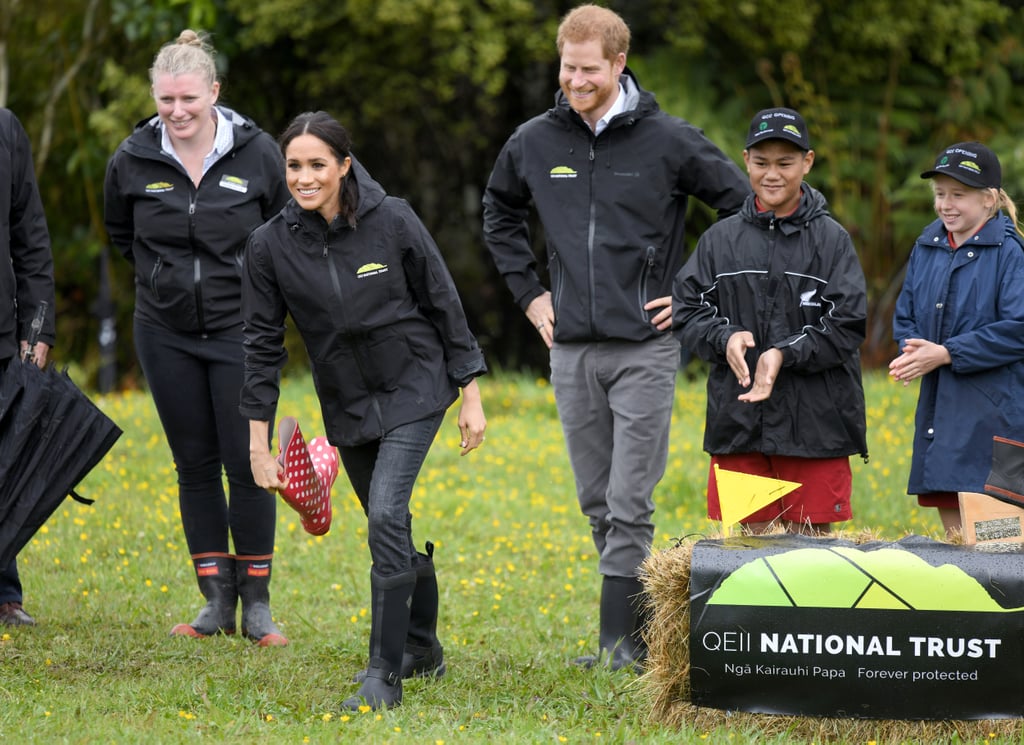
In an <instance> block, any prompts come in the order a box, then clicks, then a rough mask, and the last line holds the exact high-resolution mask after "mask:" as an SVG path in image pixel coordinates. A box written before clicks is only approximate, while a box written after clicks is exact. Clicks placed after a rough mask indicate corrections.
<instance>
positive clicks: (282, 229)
mask: <svg viewBox="0 0 1024 745" xmlns="http://www.w3.org/2000/svg"><path fill="white" fill-rule="evenodd" d="M353 177H354V178H355V179H356V183H357V185H358V187H359V207H358V210H357V227H355V228H352V227H350V226H349V225H348V223H347V222H346V221H344V220H343V219H341V218H340V217H338V218H335V219H334V221H333V222H332V223H331V224H330V225H329V226H328V224H327V222H326V221H325V220H324V219H323V217H322V216H321V215H320V214H319V213H318V212H310V211H306V210H303V209H301V208H299V207H298V206H297V205H296V204H295V202H294V201H290V202H289V203H288V204H287V206H286V207H285V208H284V209H283V210H282V211H281V213H280V214H279V215H277V216H276V217H274V218H273V219H271V220H270V221H269V222H267V224H266V225H264V226H262V227H261V228H259V229H258V230H256V231H255V232H254V233H253V234H252V236H251V237H250V239H249V245H248V249H247V252H246V258H245V277H244V282H243V287H242V307H243V313H244V317H245V342H244V347H245V383H244V385H243V386H242V395H241V406H240V407H239V408H240V411H241V412H242V416H244V417H246V418H248V419H254V420H257V421H271V420H272V419H273V417H274V414H275V410H276V408H277V399H278V392H279V390H278V388H279V371H280V369H281V367H282V366H283V365H284V363H285V361H286V360H287V356H288V355H287V352H286V351H285V349H284V323H285V315H286V314H291V317H292V320H293V321H294V322H295V326H296V328H297V329H298V331H299V333H300V334H301V336H302V339H303V342H304V343H305V346H306V351H307V353H308V354H309V358H310V361H311V363H312V366H313V381H314V383H315V385H316V391H317V396H318V397H319V399H320V407H321V410H322V413H323V420H324V426H325V428H326V431H327V438H328V439H329V440H330V441H331V443H332V444H334V445H358V444H361V443H365V442H370V441H372V440H376V439H379V438H380V437H382V436H383V435H384V434H385V433H386V432H388V431H390V430H392V429H394V428H395V427H397V426H399V425H401V424H408V423H409V422H414V421H418V420H420V419H424V418H426V417H428V416H431V415H433V414H437V413H440V412H442V411H444V410H446V409H447V408H448V407H449V406H450V405H451V404H452V403H453V402H454V401H455V399H456V398H458V388H459V387H461V386H465V385H467V384H468V383H469V382H470V381H471V380H472V379H473V378H474V377H476V376H477V375H482V374H484V373H485V372H486V370H487V368H486V365H485V364H484V357H483V353H482V352H481V351H480V347H479V345H478V344H477V341H476V339H475V338H474V336H473V334H472V333H471V332H470V330H469V326H468V324H467V321H466V316H465V313H464V311H463V308H462V302H461V301H460V299H459V295H458V291H457V290H456V288H455V283H454V281H453V280H452V278H451V275H450V273H449V272H448V268H447V266H446V265H445V262H444V259H443V257H442V256H441V252H440V251H439V250H438V247H437V245H436V244H435V243H434V240H433V239H432V238H431V237H430V234H429V233H428V232H427V230H426V228H425V227H424V226H423V223H422V222H420V219H419V218H418V217H417V216H416V214H415V212H413V210H412V207H410V206H409V204H408V202H406V201H405V200H404V199H399V198H397V197H391V196H388V195H387V194H385V192H384V189H383V187H381V185H380V184H378V183H377V182H376V181H374V180H373V179H372V178H371V177H370V175H369V173H368V172H367V171H366V169H364V168H363V167H362V165H360V164H359V162H358V161H356V160H355V158H353V160H352V169H351V171H350V172H349V178H353Z"/></svg>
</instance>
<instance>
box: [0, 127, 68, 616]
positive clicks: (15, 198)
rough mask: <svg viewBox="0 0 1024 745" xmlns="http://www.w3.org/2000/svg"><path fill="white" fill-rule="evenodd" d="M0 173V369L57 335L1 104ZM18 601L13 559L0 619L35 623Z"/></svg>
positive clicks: (24, 182) (0, 599) (42, 349)
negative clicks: (0, 179)
mask: <svg viewBox="0 0 1024 745" xmlns="http://www.w3.org/2000/svg"><path fill="white" fill-rule="evenodd" d="M0 172H2V173H4V174H6V175H7V183H6V184H5V185H4V186H3V187H2V188H0V209H2V210H3V214H4V215H5V216H6V220H5V224H6V225H7V229H6V230H5V231H4V233H3V235H2V236H0V256H2V258H0V266H2V267H3V271H2V277H0V288H2V289H0V294H2V295H3V297H4V301H5V302H6V303H7V307H8V308H9V309H10V312H9V313H8V314H7V315H5V316H4V318H3V320H0V368H6V367H7V365H10V364H14V363H15V362H16V361H17V360H18V359H19V358H28V359H31V360H33V361H34V362H35V363H36V365H38V366H39V367H40V368H42V367H44V366H45V365H46V360H47V356H48V355H49V352H50V349H51V348H52V347H53V343H54V341H55V340H56V322H55V313H54V305H55V301H54V277H53V253H52V248H51V246H50V232H49V229H48V227H47V225H46V214H45V212H44V210H43V202H42V199H41V198H40V196H39V185H38V183H37V182H36V174H35V168H34V167H33V165H32V145H31V143H30V142H29V138H28V135H27V134H26V133H25V129H24V127H22V125H21V122H20V121H18V117H17V116H16V115H15V114H14V113H13V112H12V111H11V110H10V109H6V108H0ZM44 307H45V311H44V312H43V314H42V322H43V323H42V326H41V327H40V329H39V334H38V338H37V340H36V343H35V345H34V346H33V347H32V348H31V349H29V339H30V338H32V332H31V325H32V322H33V319H35V317H36V314H37V313H38V312H39V310H40V309H41V308H44ZM23 602H24V597H23V588H22V585H21V578H20V577H19V576H18V560H17V558H14V559H11V561H10V563H9V564H8V565H7V566H6V567H4V568H3V570H2V571H0V624H2V625H4V626H34V625H35V623H36V620H35V619H34V618H33V617H32V616H30V615H29V614H28V612H27V611H26V610H25V608H24V606H23V604H22V603H23Z"/></svg>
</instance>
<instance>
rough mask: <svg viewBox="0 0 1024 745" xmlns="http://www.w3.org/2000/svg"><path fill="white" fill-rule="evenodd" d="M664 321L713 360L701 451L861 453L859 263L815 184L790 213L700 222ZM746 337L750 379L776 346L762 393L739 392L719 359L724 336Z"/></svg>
mask: <svg viewBox="0 0 1024 745" xmlns="http://www.w3.org/2000/svg"><path fill="white" fill-rule="evenodd" d="M672 307H673V328H674V330H675V334H676V336H677V337H678V338H679V340H680V342H681V343H682V344H683V346H685V347H686V348H687V349H690V350H691V351H692V352H693V353H694V354H696V355H698V356H699V357H700V358H701V359H704V360H707V361H708V362H710V363H711V370H710V372H709V374H708V382H707V420H706V426H705V430H704V449H705V450H706V451H707V452H708V453H711V454H713V455H721V454H730V453H764V454H766V455H789V456H796V457H801V458H838V457H841V456H844V455H853V454H860V455H861V456H862V457H864V458H867V453H868V448H867V439H866V429H867V427H866V423H865V410H864V389H863V386H862V384H861V371H860V353H859V351H858V350H859V348H860V345H861V343H862V342H863V341H864V334H865V329H866V326H867V287H866V284H865V281H864V272H863V270H862V269H861V266H860V261H859V260H858V258H857V253H856V251H855V250H854V247H853V241H852V240H851V239H850V235H849V234H848V233H847V232H846V230H845V229H844V228H843V227H842V226H841V225H840V224H839V223H838V222H836V221H835V220H833V219H832V217H831V216H830V215H829V213H828V205H827V204H826V202H825V198H824V196H822V195H821V193H820V192H818V191H816V190H815V189H813V188H811V187H810V186H808V185H807V184H804V185H803V198H802V199H801V202H800V206H799V207H798V208H797V210H796V212H794V213H793V214H792V215H788V216H786V217H782V218H778V219H776V217H775V214H774V213H773V212H763V213H759V212H757V209H756V206H755V202H754V196H753V195H751V196H750V197H749V198H748V199H747V201H746V202H745V203H744V205H743V209H742V210H741V211H740V214H738V215H734V216H733V217H730V218H728V219H726V220H722V221H720V222H718V223H715V224H714V225H712V226H711V227H709V228H708V229H707V230H706V231H705V232H704V234H703V235H702V236H701V239H700V241H699V242H698V244H697V249H696V250H695V251H694V253H693V256H691V257H690V259H689V261H687V262H686V266H684V267H683V269H682V271H680V272H679V275H678V276H677V277H676V280H675V283H674V291H673V298H672ZM738 331H750V332H751V333H752V334H753V335H754V344H755V346H754V348H753V349H750V350H748V351H747V358H746V359H747V366H748V367H749V369H750V375H751V377H753V375H754V370H755V369H756V367H757V359H758V357H760V355H761V353H762V352H764V351H765V350H767V349H769V348H771V347H776V348H778V349H779V350H781V351H782V359H783V362H782V370H781V371H780V372H779V377H778V379H777V380H776V382H775V386H774V388H773V389H772V394H771V396H770V397H769V398H768V399H767V400H766V401H762V402H759V403H745V402H743V401H738V400H736V399H737V396H739V395H740V394H741V393H744V392H745V389H743V388H741V387H740V385H739V382H738V381H737V380H736V376H735V375H734V374H733V372H732V370H731V369H730V368H729V365H728V363H727V362H726V357H725V351H726V344H727V343H728V341H729V337H730V336H732V335H733V334H734V333H736V332H738Z"/></svg>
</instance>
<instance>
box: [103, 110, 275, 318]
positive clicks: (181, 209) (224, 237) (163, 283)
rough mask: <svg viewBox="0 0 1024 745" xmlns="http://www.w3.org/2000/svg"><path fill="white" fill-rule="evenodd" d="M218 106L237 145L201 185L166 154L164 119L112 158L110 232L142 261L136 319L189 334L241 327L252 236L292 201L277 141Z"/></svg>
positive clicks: (146, 126) (139, 131)
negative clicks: (248, 244) (244, 265)
mask: <svg viewBox="0 0 1024 745" xmlns="http://www.w3.org/2000/svg"><path fill="white" fill-rule="evenodd" d="M218 108H219V109H220V111H221V112H222V113H223V114H224V115H225V116H226V117H227V119H228V121H230V122H232V126H233V127H234V139H235V142H234V147H233V148H232V150H231V151H230V152H229V153H226V154H225V155H224V156H223V157H221V158H220V159H219V160H218V161H217V162H216V163H214V165H213V166H212V167H211V168H210V170H209V171H207V172H206V174H205V175H204V176H203V178H202V180H201V181H200V182H199V186H198V187H196V186H195V185H194V184H193V183H192V179H191V178H190V177H189V175H188V173H187V172H186V171H185V169H184V167H183V166H182V165H181V164H180V163H178V161H176V160H175V159H174V158H173V157H172V156H171V155H170V154H168V153H165V152H162V151H161V148H160V137H161V132H160V128H159V127H158V126H156V125H157V123H158V122H159V119H157V118H152V119H149V120H146V121H142V122H140V123H139V124H138V125H137V126H136V128H135V131H134V132H133V133H132V134H131V135H129V136H128V137H127V138H126V139H125V140H124V141H123V142H122V143H121V144H120V146H119V147H118V148H117V150H116V151H115V152H114V154H113V156H111V158H110V161H109V163H108V164H107V176H106V182H105V185H104V212H105V222H106V226H107V233H108V234H109V235H110V240H111V241H113V243H114V245H115V246H117V248H118V249H119V250H120V251H121V253H122V254H124V256H125V257H126V258H127V259H128V260H129V261H131V262H132V263H133V264H134V265H135V317H136V319H139V320H142V321H145V322H146V323H149V324H152V325H157V326H161V327H164V328H168V329H172V330H174V331H178V332H183V333H195V334H202V333H206V332H215V331H223V330H225V329H230V328H233V327H236V326H239V327H240V326H241V323H242V314H241V300H240V298H241V293H242V289H241V282H242V254H243V251H244V250H245V242H246V240H247V239H248V237H249V233H251V232H252V231H253V230H254V229H256V228H257V227H259V226H260V225H262V224H263V223H264V222H265V221H266V220H268V219H269V218H270V217H272V216H273V215H275V214H277V213H278V212H279V211H280V210H281V208H282V207H283V206H284V204H285V203H286V202H287V201H288V199H289V194H288V187H287V186H286V184H285V180H284V159H283V158H282V157H281V151H280V149H279V148H278V146H277V143H275V142H274V139H273V138H272V137H271V136H270V135H268V134H267V133H265V132H264V131H263V130H261V129H260V128H259V127H257V126H256V125H255V124H254V123H253V121H252V120H251V119H248V118H246V117H243V116H241V115H240V114H237V113H235V112H234V111H231V110H230V109H226V108H224V107H218Z"/></svg>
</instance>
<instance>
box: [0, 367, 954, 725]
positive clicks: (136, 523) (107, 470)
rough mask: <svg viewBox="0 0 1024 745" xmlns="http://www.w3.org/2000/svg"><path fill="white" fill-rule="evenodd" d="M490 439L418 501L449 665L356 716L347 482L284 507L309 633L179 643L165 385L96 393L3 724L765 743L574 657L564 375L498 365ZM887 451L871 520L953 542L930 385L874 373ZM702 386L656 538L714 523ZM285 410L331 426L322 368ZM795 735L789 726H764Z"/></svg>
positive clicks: (873, 442)
mask: <svg viewBox="0 0 1024 745" xmlns="http://www.w3.org/2000/svg"><path fill="white" fill-rule="evenodd" d="M482 387H483V394H484V404H485V407H486V410H487V414H488V419H489V429H488V435H487V442H486V444H485V446H484V447H483V448H482V449H481V450H479V451H477V452H475V453H473V454H471V455H470V456H468V457H466V458H460V457H459V456H458V433H457V430H456V428H455V426H454V422H453V421H451V420H450V421H449V422H448V423H446V424H445V426H444V428H443V429H442V432H441V434H440V435H439V441H438V443H437V444H436V446H435V447H434V449H433V451H432V452H431V454H430V457H429V459H428V462H427V465H426V467H425V470H424V472H423V474H422V476H421V478H420V481H419V485H418V489H417V491H416V493H415V495H414V498H413V506H412V509H413V513H414V515H415V516H416V519H415V523H414V530H415V535H416V538H417V541H418V542H419V543H420V544H422V542H423V541H425V540H428V539H429V540H432V541H434V542H435V544H436V545H437V552H436V555H435V560H436V563H437V567H438V575H439V582H440V583H441V602H442V611H441V612H442V617H441V620H440V624H439V636H440V637H441V639H442V642H443V643H444V645H445V650H446V657H447V660H448V667H449V673H448V675H447V676H446V677H444V678H443V679H441V680H439V681H436V682H425V681H413V682H410V683H408V684H407V685H406V690H405V704H404V705H403V706H402V707H401V708H399V709H396V710H394V711H386V712H380V713H378V712H367V713H361V714H354V715H342V714H340V713H339V711H338V708H337V705H338V703H339V702H340V701H341V699H343V698H345V697H346V696H347V695H350V694H351V693H352V692H353V691H354V690H355V686H354V685H353V684H351V683H350V682H349V681H350V680H351V676H352V674H353V673H354V672H356V671H357V670H358V669H360V667H361V666H363V665H364V664H365V657H366V639H367V634H368V630H369V582H368V572H369V554H368V551H367V549H366V545H365V538H366V528H365V519H364V517H363V515H362V513H361V511H360V510H359V507H358V504H357V502H356V500H355V498H354V496H353V495H352V494H351V492H350V490H349V488H348V483H347V481H346V480H345V478H344V476H341V477H340V478H339V480H338V483H337V484H336V485H335V489H334V508H335V519H334V525H333V527H332V529H331V532H330V533H329V534H328V535H327V536H323V537H319V538H313V537H311V536H308V535H307V534H305V533H304V532H303V531H302V529H301V527H300V526H299V522H298V519H297V516H296V515H295V513H293V512H292V511H291V510H290V509H289V508H287V507H286V506H285V505H283V503H282V504H281V505H280V508H279V511H278V530H277V549H276V555H275V565H274V580H273V583H272V585H271V592H272V608H273V611H274V615H275V618H276V620H277V621H278V624H279V625H280V627H281V629H282V631H283V632H284V633H285V634H286V635H287V636H288V638H289V639H290V641H291V644H290V645H289V646H288V647H286V648H280V649H259V648H256V647H254V646H253V645H252V644H251V643H249V642H247V641H245V640H244V639H241V638H232V637H220V638H213V639H207V640H201V641H195V640H191V639H171V638H169V637H168V631H169V629H170V628H171V626H173V625H174V624H175V623H177V622H180V621H190V620H192V618H193V617H194V614H195V612H196V610H197V609H198V608H199V606H200V605H201V604H202V600H201V598H200V596H199V594H198V591H197V589H196V585H195V581H194V579H193V576H192V569H191V563H190V561H189V556H188V550H187V548H186V546H185V542H184V538H183V535H182V531H181V526H180V521H179V516H178V509H177V496H176V494H177V492H176V485H175V475H174V470H173V465H172V463H171V460H170V458H169V455H168V452H167V449H166V445H165V443H164V440H163V434H162V432H161V430H160V427H159V424H158V421H157V419H156V416H155V413H154V411H153V409H152V405H151V403H150V400H149V398H148V396H147V395H146V394H144V393H137V392H133V393H125V394H119V395H113V396H107V397H103V398H100V399H98V403H99V404H100V406H101V407H102V408H103V409H104V410H105V411H106V412H107V413H108V414H109V415H110V416H111V417H112V418H113V419H114V420H115V421H117V422H118V423H119V424H120V425H121V427H122V428H123V429H124V431H125V433H124V436H123V437H122V438H121V440H120V441H119V442H118V443H117V445H116V446H115V447H114V449H113V450H112V451H111V453H110V454H109V455H108V457H107V458H106V459H105V460H104V461H103V462H102V463H101V464H100V465H99V466H98V467H97V468H96V469H95V470H94V471H93V473H92V474H91V475H90V476H89V477H88V478H87V479H86V481H85V482H84V483H83V484H82V485H81V488H80V490H79V491H80V492H81V493H83V495H85V496H87V497H91V498H94V499H95V500H96V503H95V504H94V505H93V506H91V507H86V506H83V505H80V504H78V503H75V502H72V501H70V500H68V501H66V502H65V504H64V505H63V506H62V507H61V508H60V509H59V510H58V511H57V512H56V513H55V514H54V516H53V517H52V518H51V519H50V521H49V522H48V523H47V525H45V526H44V528H43V529H42V531H41V532H40V533H39V534H37V536H36V538H35V539H34V540H33V542H32V543H31V544H30V545H29V546H28V547H27V548H26V549H25V550H24V551H23V552H22V555H21V557H20V566H21V571H22V577H23V581H24V584H25V591H26V593H25V594H26V607H27V609H28V610H29V611H30V612H31V613H33V614H34V615H35V616H36V617H37V618H38V619H39V621H40V623H39V625H38V626H37V627H35V628H30V629H9V630H7V631H6V633H3V635H2V637H0V664H2V678H0V739H6V740H11V741H23V742H47V743H52V742H70V743H94V742H112V743H134V742H153V743H186V742H188V743H191V742H196V741H203V740H205V741H211V742H231V743H252V742H274V743H306V742H313V743H316V742H336V741H342V742H355V741H362V742H375V743H376V742H402V743H425V744H427V743H429V744H435V743H476V742H495V743H506V742H508V743H512V742H515V743H520V742H523V743H595V742H596V743H603V742H607V743H626V742H636V743H689V742H693V743H703V742H730V743H754V742H765V741H766V740H765V739H764V738H761V737H759V736H758V732H757V730H756V728H755V729H752V730H749V731H747V730H744V729H736V730H716V731H711V732H707V731H703V732H702V731H688V730H685V729H684V730H679V729H674V728H668V727H665V726H663V725H660V724H658V723H655V722H651V721H649V717H648V709H647V706H646V699H645V697H644V695H643V690H642V681H640V682H638V680H637V679H636V678H634V677H631V676H630V675H629V674H626V673H620V674H611V673H608V672H606V671H590V672H587V671H582V670H578V669H576V668H575V667H573V666H571V665H569V664H568V661H569V660H570V659H571V658H572V657H574V656H576V655H577V654H579V653H581V652H588V651H592V650H594V649H595V648H596V644H597V605H598V604H597V599H598V589H599V584H600V578H599V576H598V575H597V572H596V557H595V554H594V550H593V547H592V545H591V542H590V536H589V529H588V527H587V524H586V521H585V520H584V518H583V517H582V516H581V515H580V514H579V511H578V509H577V506H576V502H575V496H574V489H573V479H572V474H571V472H570V470H569V467H568V463H567V459H566V455H565V449H564V446H563V442H562V436H561V430H560V427H559V424H558V419H557V414H556V411H555V405H554V398H553V394H552V391H551V388H550V387H549V386H548V385H547V384H546V383H545V382H544V381H542V380H541V381H536V380H532V379H527V378H524V377H521V376H512V375H499V376H492V377H490V378H487V379H484V380H483V382H482ZM866 387H867V396H868V420H869V441H870V449H871V460H870V462H869V463H868V464H863V463H861V462H860V460H859V459H855V461H854V466H853V468H854V489H855V496H854V511H855V515H856V517H855V519H854V521H853V523H852V524H851V525H849V526H847V527H848V528H849V529H851V530H860V529H871V530H874V531H877V532H878V533H880V534H881V535H882V536H885V537H892V538H899V537H901V536H902V535H903V534H905V533H906V532H915V533H919V534H926V535H932V536H936V537H937V535H938V532H939V524H938V519H937V517H936V516H935V515H934V514H932V513H929V512H923V511H919V510H918V509H917V508H916V506H915V504H914V502H913V500H912V499H911V498H909V497H907V496H906V495H905V493H904V486H905V479H906V472H907V468H908V464H909V449H910V438H911V433H912V429H913V426H912V412H913V406H914V400H915V397H916V388H915V387H910V388H903V387H902V386H898V385H896V384H894V383H891V382H889V381H888V380H887V379H886V378H885V377H884V375H881V374H872V375H869V376H867V378H866ZM703 410H704V393H703V384H702V383H701V382H688V381H686V380H683V379H680V384H679V387H678V395H677V402H676V407H675V421H674V425H673V427H674V428H673V434H672V445H671V452H670V456H669V463H668V473H667V475H666V477H665V479H664V480H663V481H662V483H661V485H660V488H659V489H658V492H657V493H656V502H657V505H658V511H657V513H656V515H655V520H656V523H657V525H658V530H657V541H656V545H655V550H657V549H659V548H667V547H668V546H670V545H672V543H673V541H674V539H675V538H677V537H678V536H682V535H688V534H703V533H716V532H717V531H718V526H717V524H715V523H710V522H709V521H708V520H706V518H705V517H704V483H705V479H706V473H707V456H706V455H705V454H704V453H703V452H702V451H701V438H702V431H703ZM280 413H282V414H292V415H295V416H297V417H298V418H299V420H300V422H301V424H302V428H303V431H304V432H306V433H307V435H308V436H313V435H315V434H316V433H318V432H319V431H320V430H321V425H320V414H319V410H318V407H317V404H316V401H315V398H314V396H313V393H312V388H311V386H310V383H309V381H308V379H296V380H289V381H286V383H285V386H284V389H283V401H282V405H281V409H280ZM767 741H769V742H785V741H787V740H786V739H785V738H778V739H771V740H767Z"/></svg>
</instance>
